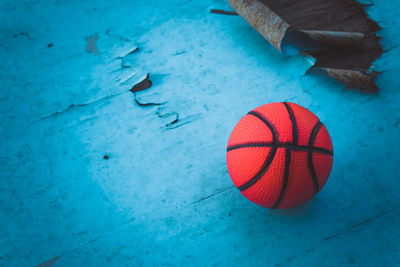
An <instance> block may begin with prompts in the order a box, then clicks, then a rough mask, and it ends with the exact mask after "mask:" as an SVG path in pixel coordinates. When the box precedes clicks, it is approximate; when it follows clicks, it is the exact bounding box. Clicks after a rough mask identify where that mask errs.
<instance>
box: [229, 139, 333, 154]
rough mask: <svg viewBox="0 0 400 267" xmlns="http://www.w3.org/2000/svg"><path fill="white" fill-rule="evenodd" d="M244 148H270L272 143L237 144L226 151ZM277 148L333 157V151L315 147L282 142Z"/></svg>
mask: <svg viewBox="0 0 400 267" xmlns="http://www.w3.org/2000/svg"><path fill="white" fill-rule="evenodd" d="M246 147H272V142H252V143H244V144H239V145H233V146H229V147H228V148H227V149H226V151H227V152H229V151H232V150H236V149H239V148H246ZM278 148H289V149H291V150H295V151H305V152H308V151H310V150H312V152H315V153H320V154H324V155H328V156H333V151H332V150H330V149H327V148H322V147H316V146H312V147H310V146H299V145H294V144H292V143H284V142H279V143H278Z"/></svg>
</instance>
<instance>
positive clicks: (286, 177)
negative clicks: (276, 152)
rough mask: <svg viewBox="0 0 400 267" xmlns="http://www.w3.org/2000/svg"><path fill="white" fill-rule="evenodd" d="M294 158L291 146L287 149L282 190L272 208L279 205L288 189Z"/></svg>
mask: <svg viewBox="0 0 400 267" xmlns="http://www.w3.org/2000/svg"><path fill="white" fill-rule="evenodd" d="M291 160H292V151H291V150H290V148H286V149H285V169H284V172H283V182H282V188H281V192H280V193H279V197H278V199H277V200H276V202H275V203H274V205H273V206H272V207H271V209H276V207H278V205H279V204H280V203H281V202H282V199H283V196H284V194H285V191H286V186H287V183H288V180H289V169H290V161H291Z"/></svg>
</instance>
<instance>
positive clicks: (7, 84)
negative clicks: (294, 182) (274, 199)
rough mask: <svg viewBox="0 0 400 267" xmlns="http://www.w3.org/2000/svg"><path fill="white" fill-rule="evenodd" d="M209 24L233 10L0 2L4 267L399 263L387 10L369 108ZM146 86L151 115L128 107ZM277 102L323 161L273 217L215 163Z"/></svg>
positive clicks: (397, 125)
mask: <svg viewBox="0 0 400 267" xmlns="http://www.w3.org/2000/svg"><path fill="white" fill-rule="evenodd" d="M213 8H217V9H224V10H231V9H230V7H229V5H228V3H227V1H220V0H204V1H183V2H182V1H176V0H175V1H173V0H166V1H156V0H146V1H142V0H134V1H75V0H70V1H32V0H31V1H1V2H0V62H1V64H0V81H1V89H0V117H1V126H0V129H1V135H0V147H1V150H0V151H1V152H0V266H35V265H38V264H42V263H43V264H44V265H42V266H52V265H54V266H124V265H126V266H142V265H143V266H164V265H177V266H187V265H194V266H213V265H220V266H227V265H237V266H338V265H344V266H399V265H400V252H399V249H400V229H399V223H400V197H399V190H400V182H399V178H400V171H399V165H400V164H399V163H400V156H399V144H398V139H399V136H400V105H399V103H400V102H399V100H400V93H399V92H400V91H399V85H400V82H399V78H400V75H399V74H398V71H399V68H400V65H399V63H400V49H399V41H400V37H399V34H398V33H399V29H400V19H399V16H398V14H399V12H400V2H399V1H397V0H379V1H378V0H375V1H374V5H372V6H370V7H368V8H367V11H368V14H369V15H370V16H371V17H372V18H373V19H374V20H376V21H377V22H378V23H379V24H380V25H381V26H382V28H383V29H382V31H380V32H379V34H380V35H381V36H382V38H383V39H382V44H383V46H384V48H385V49H386V50H387V52H386V53H385V54H384V55H383V56H382V58H381V59H379V60H378V61H376V62H375V64H374V66H373V69H374V70H378V71H382V72H383V73H382V74H381V75H380V76H379V77H378V79H377V84H378V85H379V87H380V91H379V92H378V93H376V94H361V93H359V92H357V91H355V90H352V89H347V88H344V86H342V85H340V84H339V83H338V82H336V81H335V80H332V79H330V78H327V77H320V76H317V75H305V72H306V71H307V69H308V68H309V67H310V66H311V64H312V63H311V62H310V61H309V60H308V59H307V58H305V57H301V56H298V57H296V56H295V57H284V56H282V55H281V54H280V53H279V52H278V51H277V50H276V49H275V48H274V47H272V46H271V45H270V44H269V43H268V42H266V41H265V40H264V39H263V38H262V37H261V36H259V35H258V33H257V32H256V31H255V30H253V29H252V28H251V27H250V26H249V25H248V24H247V23H246V22H245V21H244V20H243V19H241V18H240V17H238V16H226V15H218V14H211V13H210V9H213ZM96 36H97V37H96ZM87 42H89V44H91V45H89V46H88V47H87ZM136 48H139V50H137V51H135V49H136ZM132 51H135V52H133V53H130V52H132ZM147 73H150V79H151V80H152V82H153V86H152V87H151V88H149V89H148V90H144V91H141V92H139V93H137V99H138V100H139V101H141V102H144V103H146V102H158V103H163V105H160V106H147V107H141V106H139V105H138V104H137V103H136V102H135V99H134V95H133V94H132V93H131V92H130V91H129V90H130V89H131V88H132V86H134V85H135V84H137V83H138V82H140V81H141V80H143V79H144V78H145V77H146V74H147ZM278 101H290V102H295V103H297V104H300V105H302V106H304V107H306V108H308V109H310V110H311V111H312V112H313V113H315V114H316V115H317V116H319V117H320V118H321V120H322V121H323V122H324V124H325V125H326V127H327V128H328V130H329V132H330V134H331V138H332V141H333V144H334V150H335V156H334V165H333V170H332V173H331V177H330V178H329V180H328V182H327V184H326V185H325V187H324V188H323V190H322V191H321V192H320V193H319V194H318V195H317V196H316V197H315V198H314V199H313V200H312V201H310V202H308V203H306V204H305V205H303V206H301V207H298V208H296V209H291V210H285V211H279V210H274V211H271V210H268V209H264V208H262V207H259V206H257V205H255V204H253V203H251V202H249V201H248V200H247V199H245V198H244V197H243V196H242V195H241V194H240V192H239V191H238V190H237V189H236V188H235V187H234V186H233V184H232V181H231V179H230V177H229V174H228V173H227V167H226V160H225V153H226V145H227V140H228V137H229V135H230V132H231V131H232V129H233V127H234V126H235V124H236V123H237V122H238V120H239V119H240V118H241V117H242V116H243V115H244V114H246V113H247V112H248V111H249V110H251V109H253V108H255V107H257V106H260V105H262V104H265V103H269V102H278ZM168 114H169V115H168ZM176 114H179V120H178V122H177V123H173V124H169V123H171V122H172V121H174V120H175V118H176ZM104 155H108V156H109V159H108V160H107V159H104V158H103V156H104Z"/></svg>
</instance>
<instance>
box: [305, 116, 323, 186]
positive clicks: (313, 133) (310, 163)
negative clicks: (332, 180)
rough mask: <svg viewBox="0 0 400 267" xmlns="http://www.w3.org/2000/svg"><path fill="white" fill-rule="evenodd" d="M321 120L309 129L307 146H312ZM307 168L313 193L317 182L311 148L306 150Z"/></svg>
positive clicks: (320, 125)
mask: <svg viewBox="0 0 400 267" xmlns="http://www.w3.org/2000/svg"><path fill="white" fill-rule="evenodd" d="M322 125H323V124H322V122H320V121H318V122H317V123H316V124H315V126H314V128H313V129H312V131H311V134H310V139H309V140H308V146H310V147H312V146H313V145H314V142H315V139H316V138H317V135H318V132H319V130H320V129H321V127H322ZM307 163H308V169H309V170H310V174H311V178H312V180H313V184H314V193H315V194H316V193H318V191H319V184H318V177H317V174H316V173H315V169H314V164H313V152H312V151H311V150H309V151H308V157H307Z"/></svg>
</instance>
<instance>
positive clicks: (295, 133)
mask: <svg viewBox="0 0 400 267" xmlns="http://www.w3.org/2000/svg"><path fill="white" fill-rule="evenodd" d="M283 104H284V105H285V107H286V109H287V111H288V113H289V117H290V121H291V122H292V137H293V144H295V145H297V143H298V141H299V130H298V128H297V122H296V117H295V116H294V112H293V109H292V107H291V106H290V105H289V103H287V102H283Z"/></svg>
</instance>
